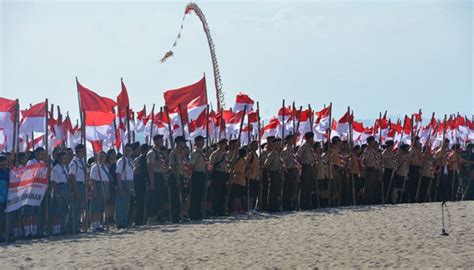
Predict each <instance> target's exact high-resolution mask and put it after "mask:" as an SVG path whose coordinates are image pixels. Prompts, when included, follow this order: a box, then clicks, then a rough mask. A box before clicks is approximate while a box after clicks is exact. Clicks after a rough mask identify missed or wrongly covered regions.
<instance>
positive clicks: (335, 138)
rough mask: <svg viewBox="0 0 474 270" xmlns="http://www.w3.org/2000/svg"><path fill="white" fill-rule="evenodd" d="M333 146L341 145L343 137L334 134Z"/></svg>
mask: <svg viewBox="0 0 474 270" xmlns="http://www.w3.org/2000/svg"><path fill="white" fill-rule="evenodd" d="M331 142H332V144H333V146H336V147H339V146H340V145H341V138H339V136H334V137H332V139H331Z"/></svg>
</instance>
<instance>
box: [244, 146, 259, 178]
mask: <svg viewBox="0 0 474 270" xmlns="http://www.w3.org/2000/svg"><path fill="white" fill-rule="evenodd" d="M245 161H246V162H247V173H248V175H247V176H248V178H249V179H252V180H258V179H259V178H260V162H259V159H258V155H257V153H255V152H249V153H248V154H247V157H246V158H245Z"/></svg>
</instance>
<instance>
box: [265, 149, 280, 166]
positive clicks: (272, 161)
mask: <svg viewBox="0 0 474 270" xmlns="http://www.w3.org/2000/svg"><path fill="white" fill-rule="evenodd" d="M264 166H265V168H267V169H268V170H269V171H279V170H280V169H281V168H282V166H284V164H282V162H281V158H280V153H278V152H277V151H272V152H270V154H268V156H267V159H265V163H264Z"/></svg>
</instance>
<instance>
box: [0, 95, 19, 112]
mask: <svg viewBox="0 0 474 270" xmlns="http://www.w3.org/2000/svg"><path fill="white" fill-rule="evenodd" d="M15 105H16V101H15V100H11V99H6V98H2V97H0V112H10V113H12V114H13V113H14V112H15Z"/></svg>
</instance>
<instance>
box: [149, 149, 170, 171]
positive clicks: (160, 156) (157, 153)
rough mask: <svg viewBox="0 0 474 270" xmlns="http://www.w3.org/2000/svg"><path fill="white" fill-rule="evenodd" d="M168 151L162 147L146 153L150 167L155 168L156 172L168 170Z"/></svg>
mask: <svg viewBox="0 0 474 270" xmlns="http://www.w3.org/2000/svg"><path fill="white" fill-rule="evenodd" d="M167 159H168V157H167V152H166V151H163V150H161V149H156V148H154V147H153V148H152V149H150V150H149V151H148V153H147V154H146V162H147V166H148V168H153V172H155V173H164V172H166V171H167V169H168V168H167Z"/></svg>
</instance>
